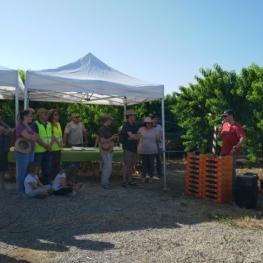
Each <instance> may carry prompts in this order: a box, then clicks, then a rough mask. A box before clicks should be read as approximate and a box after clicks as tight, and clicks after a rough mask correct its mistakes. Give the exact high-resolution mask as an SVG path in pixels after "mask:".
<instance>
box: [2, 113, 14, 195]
mask: <svg viewBox="0 0 263 263" xmlns="http://www.w3.org/2000/svg"><path fill="white" fill-rule="evenodd" d="M3 115H4V111H3V110H1V109H0V190H9V189H10V188H9V187H7V186H5V181H4V179H5V174H6V171H8V157H7V155H8V152H9V135H10V134H11V133H13V130H12V129H11V128H10V127H9V126H8V125H7V124H6V123H5V122H4V121H2V119H3Z"/></svg>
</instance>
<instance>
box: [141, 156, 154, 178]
mask: <svg viewBox="0 0 263 263" xmlns="http://www.w3.org/2000/svg"><path fill="white" fill-rule="evenodd" d="M154 158H155V154H142V177H145V176H146V173H147V172H148V175H149V176H150V177H151V178H152V177H153V172H154Z"/></svg>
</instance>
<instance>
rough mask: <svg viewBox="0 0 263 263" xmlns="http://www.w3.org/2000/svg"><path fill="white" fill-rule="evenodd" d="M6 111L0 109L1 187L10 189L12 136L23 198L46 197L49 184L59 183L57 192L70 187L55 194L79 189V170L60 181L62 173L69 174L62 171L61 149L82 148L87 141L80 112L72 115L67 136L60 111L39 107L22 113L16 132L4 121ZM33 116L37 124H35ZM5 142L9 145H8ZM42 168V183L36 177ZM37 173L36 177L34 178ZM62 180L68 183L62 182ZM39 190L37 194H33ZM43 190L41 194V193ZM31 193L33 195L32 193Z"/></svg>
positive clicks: (73, 169)
mask: <svg viewBox="0 0 263 263" xmlns="http://www.w3.org/2000/svg"><path fill="white" fill-rule="evenodd" d="M3 114H4V111H3V110H0V118H1V119H0V121H1V125H0V145H1V149H0V155H1V156H0V157H1V161H0V187H1V189H2V190H8V187H6V186H5V185H4V175H5V173H6V171H7V170H8V159H7V154H8V151H9V138H8V136H9V135H10V134H11V133H14V137H15V157H16V161H17V188H18V189H17V190H18V194H19V195H21V196H24V195H25V194H26V195H29V196H35V194H36V192H38V193H42V194H43V195H46V194H47V192H48V191H46V189H48V185H52V186H53V185H54V183H55V182H60V186H59V185H57V186H54V188H55V189H53V190H54V191H55V193H56V191H57V190H59V189H58V188H69V189H70V190H69V189H67V190H66V191H58V192H57V193H56V194H69V191H70V193H71V192H73V190H74V189H75V190H76V189H78V188H79V185H78V184H77V183H76V182H75V181H74V183H72V178H73V176H72V175H71V174H74V177H76V170H77V169H75V168H74V165H73V167H72V168H71V169H72V171H73V172H72V171H71V170H69V171H68V170H66V169H65V170H66V171H67V172H68V174H69V179H68V178H66V177H65V178H66V179H65V180H63V179H59V180H58V178H61V174H66V172H65V170H61V150H62V147H64V146H65V145H66V144H68V145H70V146H74V145H76V146H77V145H80V144H81V145H83V143H84V141H85V143H86V142H87V132H86V129H85V127H84V125H83V124H82V123H81V122H80V121H79V117H78V114H77V113H72V115H71V122H69V123H68V124H67V125H66V128H65V131H64V136H62V129H61V125H60V123H59V111H58V110H56V109H52V110H46V109H44V108H40V109H38V110H37V112H35V111H34V109H32V108H29V109H27V110H24V111H22V112H20V113H19V116H18V125H17V126H16V128H15V129H14V130H13V129H11V128H10V127H9V126H8V125H7V124H6V123H4V122H3V121H2V117H3ZM33 117H34V119H35V121H33ZM5 141H6V143H5ZM39 168H41V174H42V183H41V182H40V181H39V179H38V177H37V175H36V174H37V173H38V172H39ZM33 174H34V176H33ZM63 181H65V182H64V183H63ZM34 190H37V191H34ZM40 190H41V191H40ZM31 192H34V194H32V193H31Z"/></svg>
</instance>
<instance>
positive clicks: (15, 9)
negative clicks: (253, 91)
mask: <svg viewBox="0 0 263 263" xmlns="http://www.w3.org/2000/svg"><path fill="white" fill-rule="evenodd" d="M0 14H1V15H0V65H2V66H5V67H9V68H14V69H23V70H27V69H35V70H38V69H48V68H56V67H59V66H62V65H65V64H68V63H70V62H73V61H76V60H77V59H79V58H80V57H83V56H84V55H86V54H87V53H89V52H91V53H93V55H95V56H96V57H98V58H99V59H100V60H102V61H103V62H104V63H106V64H107V65H109V66H111V67H113V68H115V69H117V70H119V71H121V72H123V73H125V74H128V75H131V76H133V77H136V78H139V79H142V80H145V81H149V82H152V83H156V84H164V86H165V94H171V93H172V92H173V91H178V90H179V89H178V87H179V86H185V87H187V86H188V84H189V83H195V79H194V76H195V75H200V74H199V69H200V68H205V69H206V68H212V66H213V64H215V63H217V64H219V65H220V66H221V67H222V68H223V69H225V70H235V71H236V72H237V73H239V72H240V70H241V69H242V68H243V67H248V66H250V65H251V63H253V62H254V63H256V64H257V65H259V66H263V61H262V59H263V30H262V28H263V1H261V0H217V1H216V0H180V1H178V0H118V1H117V0H94V1H91V0H71V1H69V0H63V1H60V0H57V1H55V0H45V1H41V0H23V1H20V0H8V1H7V0H6V1H4V0H2V1H1V2H0Z"/></svg>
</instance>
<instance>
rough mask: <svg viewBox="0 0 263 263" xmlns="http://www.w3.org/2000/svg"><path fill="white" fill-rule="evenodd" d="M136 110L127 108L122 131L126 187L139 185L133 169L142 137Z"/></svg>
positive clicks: (123, 174) (123, 172) (124, 183)
mask: <svg viewBox="0 0 263 263" xmlns="http://www.w3.org/2000/svg"><path fill="white" fill-rule="evenodd" d="M136 115H137V114H136V112H135V111H134V110H133V109H130V110H127V111H126V113H125V116H126V119H127V121H126V122H125V123H124V125H123V127H122V131H121V133H122V134H123V137H124V138H123V145H122V147H123V155H124V160H123V163H124V164H123V171H122V176H123V183H122V186H123V187H124V188H128V187H131V186H137V184H136V183H135V182H133V181H132V171H133V166H134V165H135V164H136V156H137V144H138V140H139V139H140V137H141V136H140V134H138V128H137V126H136V125H135V123H134V122H135V120H136Z"/></svg>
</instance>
